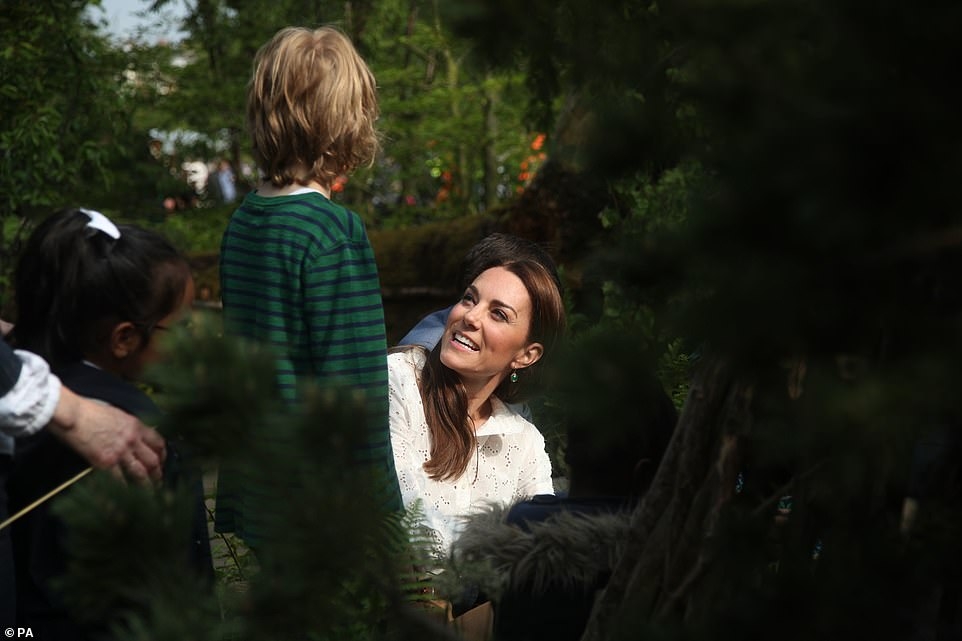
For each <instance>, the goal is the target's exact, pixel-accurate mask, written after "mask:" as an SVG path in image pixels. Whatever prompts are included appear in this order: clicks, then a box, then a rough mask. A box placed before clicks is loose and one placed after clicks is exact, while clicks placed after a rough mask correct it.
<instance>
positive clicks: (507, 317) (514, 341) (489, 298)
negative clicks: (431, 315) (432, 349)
mask: <svg viewBox="0 0 962 641" xmlns="http://www.w3.org/2000/svg"><path fill="white" fill-rule="evenodd" d="M531 313H532V309H531V297H530V296H529V295H528V290H527V289H526V288H525V286H524V283H522V282H521V279H520V278H518V277H517V276H515V275H514V274H512V273H511V272H510V271H508V270H507V269H505V268H504V267H492V268H491V269H488V270H486V271H484V272H482V273H481V275H480V276H478V277H477V278H476V279H475V281H474V282H473V283H472V284H471V285H470V286H469V287H468V288H467V290H466V291H465V292H464V295H463V296H462V297H461V301H460V302H459V303H458V304H456V305H455V306H454V307H453V308H452V309H451V313H450V314H448V321H447V325H446V327H445V331H444V335H443V336H442V338H441V362H442V363H444V365H446V366H447V367H449V368H451V369H452V370H454V371H455V372H457V373H458V374H459V375H460V376H461V378H462V380H464V381H465V382H475V383H478V384H481V385H483V384H484V383H486V382H488V381H490V380H491V379H492V378H497V380H498V381H499V382H500V381H501V379H502V378H504V377H505V376H506V375H508V373H510V372H511V370H514V369H522V368H524V367H527V366H529V365H532V364H534V363H535V362H536V361H537V360H538V359H539V358H540V357H541V350H542V347H541V345H540V344H539V343H530V342H529V341H528V333H529V331H530V328H531Z"/></svg>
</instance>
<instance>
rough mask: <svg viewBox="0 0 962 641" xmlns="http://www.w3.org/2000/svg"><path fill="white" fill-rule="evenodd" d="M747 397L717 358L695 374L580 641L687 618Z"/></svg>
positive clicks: (726, 487) (732, 478) (734, 467)
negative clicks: (627, 626)
mask: <svg viewBox="0 0 962 641" xmlns="http://www.w3.org/2000/svg"><path fill="white" fill-rule="evenodd" d="M752 392H753V389H752V387H751V386H750V385H748V384H746V383H745V382H742V381H739V380H737V379H736V378H735V377H734V376H733V374H732V372H731V370H730V368H729V367H728V366H727V365H726V363H724V362H723V361H722V360H720V359H716V358H708V359H706V362H704V363H703V364H702V365H701V367H700V368H699V370H698V371H697V372H696V375H695V377H694V380H693V381H692V385H691V389H690V391H689V395H688V399H687V400H686V402H685V406H684V410H683V412H682V415H681V416H680V417H679V421H678V426H677V428H676V430H675V434H674V437H673V438H672V441H671V444H670V445H669V448H668V451H667V452H666V454H665V458H664V460H663V461H662V464H661V466H660V467H659V470H658V473H657V475H656V476H655V479H654V481H653V483H652V486H651V489H650V490H649V491H648V493H647V494H646V495H645V497H644V499H643V501H642V502H641V504H640V505H639V506H638V508H637V510H636V511H635V513H634V515H633V517H632V532H633V534H632V539H631V541H630V542H629V544H628V546H627V548H626V551H625V554H624V556H623V557H622V558H621V560H620V562H619V564H618V566H617V567H616V569H615V571H614V573H613V574H612V577H611V580H610V581H609V583H608V586H607V587H606V588H605V590H604V591H603V593H602V595H601V596H600V598H599V600H598V602H597V603H596V605H595V608H594V610H593V612H592V616H591V619H590V620H589V623H588V626H587V627H586V629H585V633H584V635H583V636H582V640H583V641H602V640H605V639H614V638H619V629H620V626H621V625H622V624H623V621H624V620H625V618H626V616H627V615H629V614H631V616H632V617H638V616H640V617H643V618H645V619H648V620H666V619H671V620H676V621H677V620H680V619H681V618H682V617H683V616H685V615H686V614H688V612H687V609H688V606H689V605H690V603H691V600H692V597H693V594H694V593H695V591H696V589H697V586H698V584H699V582H700V580H701V579H702V577H703V576H704V573H705V571H706V570H707V569H708V568H709V567H710V565H711V563H712V557H711V553H710V552H709V551H708V550H710V546H706V545H704V543H705V541H706V540H707V539H708V538H709V537H711V535H712V532H713V530H714V526H715V525H716V523H717V519H718V515H719V511H720V509H721V507H722V506H723V505H724V504H725V503H726V501H728V500H729V499H730V498H731V496H732V495H733V494H734V491H735V484H736V477H737V473H738V464H737V460H738V444H739V440H740V438H741V437H742V436H744V433H745V432H746V431H747V429H748V426H749V425H750V417H749V409H750V404H751V399H752Z"/></svg>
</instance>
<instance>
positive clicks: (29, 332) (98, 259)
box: [8, 209, 212, 639]
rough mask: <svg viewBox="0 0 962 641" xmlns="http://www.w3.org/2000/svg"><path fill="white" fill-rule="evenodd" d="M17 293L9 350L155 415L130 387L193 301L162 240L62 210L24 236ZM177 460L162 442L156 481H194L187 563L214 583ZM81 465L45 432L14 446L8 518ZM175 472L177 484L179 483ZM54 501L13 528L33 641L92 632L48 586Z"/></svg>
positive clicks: (69, 382)
mask: <svg viewBox="0 0 962 641" xmlns="http://www.w3.org/2000/svg"><path fill="white" fill-rule="evenodd" d="M15 289H16V291H15V297H16V303H17V312H18V315H17V322H16V324H15V327H14V330H13V332H12V335H11V340H12V342H13V344H14V345H15V346H16V347H17V348H20V349H24V350H29V351H31V352H33V353H35V354H38V355H39V356H41V357H43V358H45V359H46V360H47V361H48V362H49V363H50V364H51V366H52V369H53V371H54V372H55V373H56V374H57V375H58V376H59V377H60V379H61V381H62V382H63V384H64V385H66V386H68V387H70V388H71V389H72V390H74V391H75V392H76V393H77V394H80V395H82V396H86V397H89V398H93V399H97V400H100V401H103V402H105V403H108V404H110V405H113V406H115V407H118V408H119V409H122V410H124V411H126V412H128V413H130V414H133V415H136V416H138V417H151V416H156V415H157V413H158V411H157V408H156V406H155V405H154V403H153V402H152V401H151V399H150V398H149V397H148V396H147V395H146V394H145V393H144V392H142V391H141V390H140V389H139V388H138V387H136V386H135V385H134V384H133V381H135V380H137V378H138V377H139V376H140V374H141V373H142V371H143V369H144V368H145V367H146V366H147V365H148V364H149V363H151V362H153V361H155V360H157V359H158V358H159V350H158V345H157V343H158V336H159V335H160V334H162V333H163V332H165V331H167V330H170V329H171V327H172V326H173V325H174V324H176V323H178V322H179V321H180V319H182V318H184V317H185V315H186V314H187V313H189V308H190V305H191V303H192V301H193V297H194V285H193V279H192V277H191V273H190V269H189V266H188V264H187V261H186V259H185V258H184V257H183V256H182V255H181V254H180V253H179V252H178V251H177V250H176V249H175V248H174V247H173V246H172V245H171V244H170V243H169V242H167V241H166V240H165V239H164V238H163V237H161V236H160V235H158V234H156V233H153V232H150V231H147V230H144V229H141V228H139V227H136V226H132V225H115V224H114V223H113V222H111V221H110V220H109V219H108V218H107V217H106V216H104V215H103V214H101V213H99V212H95V211H90V210H85V209H69V210H64V211H61V212H58V213H56V214H54V215H53V216H51V217H49V218H47V219H46V220H44V221H43V222H42V223H41V224H40V225H39V226H38V227H37V229H36V230H35V231H34V233H33V234H32V235H31V236H30V238H29V239H28V241H27V245H26V247H25V251H24V253H23V256H22V258H21V260H20V262H19V264H18V268H17V274H16V278H15ZM182 454H183V453H182V450H181V449H179V448H177V447H173V446H171V444H168V454H167V462H166V465H165V483H167V484H168V485H170V484H173V483H180V482H184V483H187V482H190V483H191V485H190V486H187V487H189V488H190V489H191V491H192V492H193V493H194V498H195V500H196V504H195V506H194V515H193V517H194V524H193V525H194V527H193V531H192V532H190V533H185V538H184V545H185V548H186V551H187V554H186V555H185V558H189V559H190V561H191V562H192V564H193V565H195V566H196V568H197V569H198V570H199V572H201V574H202V576H205V577H207V578H211V576H212V568H211V560H210V547H209V540H208V537H207V531H206V517H205V513H204V506H203V493H202V489H201V486H200V478H199V476H198V475H194V476H193V478H186V472H187V467H186V466H185V461H184V460H183V456H182ZM87 465H88V463H87V462H86V460H84V459H83V458H82V457H81V456H80V455H78V454H77V453H76V452H74V451H73V450H72V449H70V448H68V447H67V446H65V445H64V444H63V443H62V442H61V441H60V440H58V439H55V438H53V437H52V435H50V434H47V433H46V432H40V433H38V434H35V435H33V436H30V437H27V438H24V439H20V440H18V442H17V449H16V452H15V456H14V465H13V469H12V471H11V474H10V477H9V481H8V489H9V494H10V504H11V511H15V510H17V509H18V508H21V507H24V506H25V505H29V504H31V503H32V502H33V501H35V500H36V499H38V498H39V497H41V496H44V495H45V494H46V493H47V492H49V491H50V490H52V489H54V488H56V487H58V486H59V485H60V484H62V483H63V482H65V481H67V480H69V479H71V478H73V477H74V476H76V475H77V474H78V473H80V472H82V471H83V470H84V469H86V467H87ZM180 473H184V475H185V478H183V479H178V478H176V476H178V474H180ZM67 491H68V492H69V490H67ZM55 501H56V499H54V500H53V501H48V502H47V503H43V504H41V505H40V506H39V507H37V508H35V509H33V510H31V511H30V512H29V513H27V514H26V515H25V516H24V517H22V518H21V519H20V520H19V521H17V522H16V523H14V525H13V545H14V564H15V572H16V578H17V625H18V626H21V627H29V628H31V629H32V630H33V632H34V634H36V635H37V637H38V638H43V639H84V638H88V635H89V634H91V632H90V630H89V629H86V628H85V627H84V626H81V625H80V624H79V623H78V622H77V621H76V620H75V619H74V618H73V617H72V616H71V614H70V613H68V612H67V610H66V608H65V607H64V605H63V603H62V602H61V598H60V596H59V594H58V593H57V592H56V589H55V587H54V583H55V581H56V579H57V577H59V576H61V575H62V574H63V573H64V571H65V569H66V567H67V563H68V555H67V553H66V551H65V549H64V547H63V540H64V535H65V528H64V524H63V523H62V522H61V521H60V519H58V518H57V517H56V516H54V514H53V513H52V512H51V508H50V504H51V503H52V502H55ZM188 534H189V536H190V538H189V539H188V538H187V535H188Z"/></svg>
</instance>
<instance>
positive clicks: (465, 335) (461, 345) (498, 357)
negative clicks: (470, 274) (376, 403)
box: [388, 260, 565, 554]
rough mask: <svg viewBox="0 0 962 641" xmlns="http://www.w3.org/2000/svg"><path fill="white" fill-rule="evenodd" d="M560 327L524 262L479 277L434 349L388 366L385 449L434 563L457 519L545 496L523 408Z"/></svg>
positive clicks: (552, 296)
mask: <svg viewBox="0 0 962 641" xmlns="http://www.w3.org/2000/svg"><path fill="white" fill-rule="evenodd" d="M564 327H565V315H564V306H563V304H562V300H561V292H560V291H559V290H558V286H557V284H556V281H555V279H554V278H553V277H552V275H551V272H550V271H549V270H548V269H547V268H546V267H545V266H544V265H542V264H541V263H538V262H536V261H530V260H521V261H516V262H510V263H507V264H505V265H503V266H499V267H493V268H490V269H487V270H485V271H484V272H482V273H481V274H480V275H479V276H478V277H477V278H476V279H475V280H474V281H473V282H472V283H471V284H470V285H469V286H468V288H467V289H466V290H465V293H464V295H463V296H462V298H461V301H460V302H459V303H458V304H457V305H455V306H454V307H453V308H452V309H451V312H450V314H449V315H448V318H447V322H446V324H445V329H444V334H443V336H442V338H441V341H440V342H439V343H438V345H437V347H435V348H434V349H433V350H432V351H431V352H427V350H425V349H423V348H420V347H407V348H400V349H398V350H395V351H394V352H393V353H392V354H390V355H389V357H388V370H389V389H390V412H391V416H390V418H391V444H392V447H393V449H394V459H395V467H396V469H397V473H398V481H399V484H400V487H401V495H402V497H403V499H404V504H405V507H407V508H409V509H410V508H412V507H413V506H414V505H419V506H420V510H421V511H422V512H423V514H424V520H425V522H426V523H425V524H426V525H427V526H428V527H429V528H430V529H431V531H432V533H433V536H434V539H435V543H436V550H435V552H436V553H437V554H446V553H447V550H448V549H449V547H450V545H451V543H452V541H453V540H454V539H455V538H456V537H457V535H458V533H459V531H460V526H461V519H462V517H464V516H466V515H468V514H471V513H474V512H476V511H478V510H480V509H481V508H482V507H484V506H487V505H490V504H491V503H500V504H505V505H506V504H508V503H510V502H513V501H515V500H518V499H522V498H527V497H529V496H533V495H535V494H552V493H554V490H553V487H552V482H551V463H550V461H549V459H548V454H547V453H546V452H545V445H544V438H543V437H542V436H541V433H540V432H539V431H538V429H537V428H536V427H535V426H534V425H532V424H531V423H529V422H528V421H527V420H525V419H524V418H522V417H521V416H520V415H519V414H518V413H517V412H515V411H514V409H512V408H511V407H510V406H509V405H507V403H509V402H515V401H521V400H524V398H525V397H526V395H527V394H529V393H530V392H531V387H532V385H531V383H532V382H533V379H534V378H535V377H536V376H535V374H536V372H537V368H538V367H539V366H540V365H541V364H542V363H543V360H544V357H545V355H546V354H548V353H550V352H551V351H552V348H553V347H554V345H555V343H556V342H557V341H558V339H559V338H560V336H561V335H562V333H563V332H564Z"/></svg>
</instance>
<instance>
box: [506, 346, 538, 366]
mask: <svg viewBox="0 0 962 641" xmlns="http://www.w3.org/2000/svg"><path fill="white" fill-rule="evenodd" d="M542 354H544V346H543V345H542V344H541V343H531V344H530V345H528V346H527V347H525V348H524V350H523V351H522V352H521V353H520V354H519V355H518V356H516V357H515V359H514V360H513V361H512V362H511V369H524V368H525V367H531V366H532V365H534V364H535V363H537V362H538V361H539V360H541V355H542Z"/></svg>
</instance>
